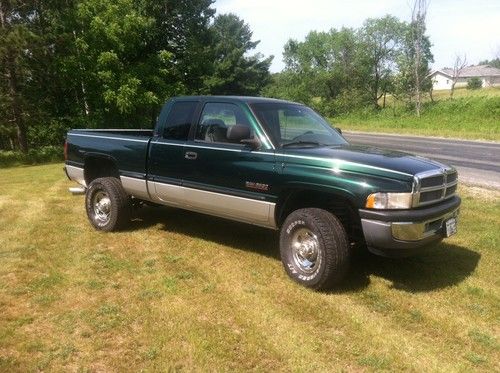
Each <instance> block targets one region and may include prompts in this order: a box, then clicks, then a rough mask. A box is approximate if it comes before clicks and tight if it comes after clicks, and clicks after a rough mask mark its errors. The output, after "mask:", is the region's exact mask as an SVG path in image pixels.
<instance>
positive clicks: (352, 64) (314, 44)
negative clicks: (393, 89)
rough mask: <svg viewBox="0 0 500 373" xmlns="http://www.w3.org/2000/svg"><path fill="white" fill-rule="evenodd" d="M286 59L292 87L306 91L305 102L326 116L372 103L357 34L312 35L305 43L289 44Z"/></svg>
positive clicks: (348, 30) (291, 41)
mask: <svg viewBox="0 0 500 373" xmlns="http://www.w3.org/2000/svg"><path fill="white" fill-rule="evenodd" d="M283 56H284V60H285V64H286V68H285V72H286V73H287V76H288V79H287V80H288V81H289V83H290V84H291V85H292V86H293V85H297V84H300V85H301V86H302V87H304V91H305V92H306V93H307V98H306V97H304V95H303V97H302V100H303V101H306V102H307V103H309V104H312V105H313V106H315V107H316V108H317V109H319V110H320V111H322V112H323V113H325V114H335V113H339V112H344V111H349V110H352V109H353V108H355V107H359V106H362V105H364V104H366V103H367V102H369V101H370V98H369V96H368V94H367V92H366V89H365V81H366V76H365V73H366V71H367V69H365V68H364V66H363V65H362V63H363V59H362V58H361V56H362V54H361V53H360V42H359V33H357V32H356V30H354V29H350V28H342V29H341V30H335V29H331V30H330V31H328V32H316V31H312V32H310V33H309V34H308V35H307V36H306V38H305V40H304V41H303V42H298V41H296V40H289V41H288V42H287V44H286V45H285V50H284V53H283ZM291 76H294V78H291ZM292 90H293V87H292V89H288V91H292Z"/></svg>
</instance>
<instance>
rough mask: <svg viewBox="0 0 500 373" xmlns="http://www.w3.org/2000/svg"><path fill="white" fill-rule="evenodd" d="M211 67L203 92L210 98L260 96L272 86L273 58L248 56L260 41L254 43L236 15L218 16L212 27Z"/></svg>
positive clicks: (247, 27)
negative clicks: (215, 95) (271, 68)
mask: <svg viewBox="0 0 500 373" xmlns="http://www.w3.org/2000/svg"><path fill="white" fill-rule="evenodd" d="M210 33H211V36H212V44H211V46H212V48H211V53H210V56H211V58H210V59H208V60H207V61H205V63H206V64H211V69H210V71H209V75H208V76H206V77H205V79H204V82H203V89H204V90H205V91H206V92H207V93H210V94H220V95H225V94H230V95H257V94H258V93H260V91H261V90H262V89H263V88H264V87H265V86H266V85H267V84H268V83H269V81H270V74H269V66H270V65H271V62H272V59H273V57H272V56H271V57H268V58H264V57H263V56H262V55H261V54H259V53H257V54H254V55H248V53H249V52H250V51H252V50H254V49H255V47H256V46H257V45H258V44H259V41H253V40H252V31H251V30H250V27H249V26H248V25H247V24H246V23H245V22H244V21H243V20H241V19H239V18H238V17H237V16H236V15H234V14H221V15H219V16H217V17H216V18H215V20H214V22H213V24H212V25H211V27H210Z"/></svg>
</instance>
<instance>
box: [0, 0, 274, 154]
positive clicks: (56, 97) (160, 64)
mask: <svg viewBox="0 0 500 373" xmlns="http://www.w3.org/2000/svg"><path fill="white" fill-rule="evenodd" d="M212 3H213V1H212V0H189V1H187V0H179V1H170V0H161V1H153V0H139V1H135V0H113V1H112V0H64V1H63V0H47V1H43V2H41V1H27V0H23V1H20V0H0V6H1V7H0V11H1V12H0V16H1V17H0V18H1V21H2V22H1V23H0V110H1V111H2V113H6V115H2V116H1V117H0V149H20V150H22V151H23V152H27V149H28V146H30V147H34V148H37V147H41V146H47V145H56V144H57V145H60V144H62V142H63V139H64V134H65V132H66V131H67V129H69V128H105V127H108V128H109V127H122V128H148V127H151V126H152V125H153V123H154V122H155V120H156V117H157V114H158V112H159V110H160V108H161V106H162V104H163V102H165V100H167V99H168V98H169V97H172V96H174V95H181V94H198V93H212V94H216V93H220V94H248V95H255V94H258V93H259V92H260V90H261V89H262V87H263V86H264V85H266V84H267V83H268V81H269V78H270V75H269V71H268V70H269V65H270V63H271V59H272V58H263V57H262V56H260V55H258V54H257V55H253V56H252V55H249V52H250V51H251V50H253V49H254V48H255V46H256V45H257V44H258V42H255V41H252V32H251V30H250V28H249V27H248V25H246V24H245V23H244V22H243V21H242V20H240V19H238V18H237V17H236V16H234V15H219V16H218V17H217V18H214V14H215V9H213V8H212Z"/></svg>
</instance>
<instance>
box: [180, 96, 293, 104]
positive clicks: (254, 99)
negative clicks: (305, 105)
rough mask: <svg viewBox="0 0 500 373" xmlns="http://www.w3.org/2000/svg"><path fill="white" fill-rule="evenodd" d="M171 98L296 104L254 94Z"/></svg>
mask: <svg viewBox="0 0 500 373" xmlns="http://www.w3.org/2000/svg"><path fill="white" fill-rule="evenodd" d="M172 99H173V100H176V101H177V100H179V101H180V100H200V101H208V100H210V101H213V100H221V101H233V102H234V101H240V102H245V103H247V104H258V103H282V104H297V103H296V102H292V101H286V100H279V99H276V98H269V97H254V96H178V97H173V98H172Z"/></svg>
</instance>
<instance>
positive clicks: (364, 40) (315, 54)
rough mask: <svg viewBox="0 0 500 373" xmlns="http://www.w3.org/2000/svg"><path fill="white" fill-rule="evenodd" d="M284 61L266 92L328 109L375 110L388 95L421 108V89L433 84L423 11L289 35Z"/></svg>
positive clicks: (340, 111) (330, 111)
mask: <svg viewBox="0 0 500 373" xmlns="http://www.w3.org/2000/svg"><path fill="white" fill-rule="evenodd" d="M417 41H418V42H417ZM284 61H285V65H286V66H285V69H284V71H283V72H281V73H278V74H274V75H273V82H272V84H271V85H269V86H268V87H266V88H265V94H267V95H269V96H273V97H281V98H287V99H290V100H296V101H297V100H298V101H301V102H304V103H307V104H308V105H311V106H313V107H315V108H316V109H317V110H319V111H321V112H322V113H323V114H326V115H338V114H344V113H348V112H351V111H355V110H359V109H360V108H365V109H366V108H373V109H375V110H376V109H379V108H380V107H382V106H385V102H386V100H385V99H386V96H387V95H391V96H392V99H393V100H400V101H401V102H403V103H405V104H407V105H409V106H411V107H413V108H415V110H417V114H419V113H420V102H421V99H422V95H424V94H426V93H430V92H431V89H432V82H431V80H430V78H429V73H430V69H429V65H430V63H431V62H433V56H432V53H431V43H430V41H429V38H428V37H427V36H426V35H425V21H424V20H423V19H422V18H421V17H420V18H419V17H415V20H414V21H412V22H404V21H400V20H399V19H397V18H395V17H393V16H389V15H388V16H385V17H382V18H376V19H367V20H366V21H365V22H364V24H363V25H362V27H360V28H358V29H354V28H341V29H331V30H330V31H327V32H316V31H312V32H310V33H309V34H308V35H307V36H306V37H305V40H304V41H297V40H289V41H288V43H287V44H286V45H285V50H284ZM417 104H418V106H417Z"/></svg>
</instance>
